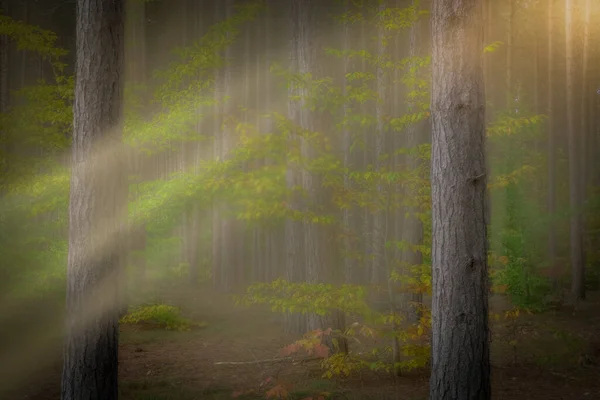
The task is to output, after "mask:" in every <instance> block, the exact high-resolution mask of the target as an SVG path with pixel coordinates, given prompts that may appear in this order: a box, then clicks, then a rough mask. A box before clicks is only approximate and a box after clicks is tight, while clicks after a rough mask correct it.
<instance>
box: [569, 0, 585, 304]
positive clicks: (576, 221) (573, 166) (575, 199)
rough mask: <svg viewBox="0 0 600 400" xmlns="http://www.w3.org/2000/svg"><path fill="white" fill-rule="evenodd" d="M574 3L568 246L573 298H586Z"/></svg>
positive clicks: (570, 24) (570, 73) (571, 20)
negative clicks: (576, 115) (569, 229)
mask: <svg viewBox="0 0 600 400" xmlns="http://www.w3.org/2000/svg"><path fill="white" fill-rule="evenodd" d="M574 6H575V5H574V4H573V1H572V0H565V34H566V61H567V87H566V103H567V139H568V146H569V151H568V153H569V204H570V207H571V219H570V227H571V232H570V238H571V240H570V250H571V269H572V272H571V295H572V296H573V301H577V300H583V299H585V284H584V283H585V275H584V265H583V241H582V221H581V206H582V204H583V201H582V190H581V189H582V183H581V180H582V176H581V174H582V171H581V162H580V156H581V151H580V150H581V149H580V138H581V132H578V129H577V121H576V117H575V110H576V107H577V105H576V98H575V92H576V88H575V85H576V82H575V79H576V76H575V74H576V60H575V43H574V38H575V29H577V26H576V24H575V23H574V11H575V10H574Z"/></svg>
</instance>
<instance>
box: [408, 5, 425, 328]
mask: <svg viewBox="0 0 600 400" xmlns="http://www.w3.org/2000/svg"><path fill="white" fill-rule="evenodd" d="M414 4H415V3H414V1H413V5H414ZM423 25H429V20H428V19H425V22H424V21H423V20H420V21H417V22H415V23H414V25H413V26H412V27H411V29H410V48H409V56H410V57H419V56H422V55H423V54H422V53H423V52H422V50H421V48H423V47H424V46H425V38H423V33H424V32H423V30H424V29H423ZM412 89H413V90H418V88H417V87H414V88H412ZM417 106H418V105H417V104H411V108H412V111H411V112H413V113H414V112H416V107H417ZM428 124H430V122H429V121H420V122H417V123H413V124H411V125H410V126H409V127H408V128H407V145H408V148H411V149H414V148H416V147H417V146H419V145H422V144H425V143H427V142H428V141H429V140H428V136H429V129H427V125H428ZM420 164H421V161H420V160H419V159H418V158H417V157H416V156H408V168H409V169H410V170H411V171H416V170H418V168H419V166H420ZM415 196H417V193H416V192H415V191H414V190H408V191H407V197H408V198H414V197H415ZM419 212H420V210H419V208H418V207H408V208H407V210H406V217H405V220H404V227H403V231H404V232H403V234H402V238H403V240H405V241H407V242H409V243H410V244H411V245H421V244H423V223H422V222H421V220H420V219H419V217H418V215H417V214H418V213H419ZM403 261H404V262H405V263H406V264H407V265H408V266H419V265H421V264H422V263H423V255H422V254H421V252H420V251H412V250H407V251H405V252H404V254H403ZM409 269H410V267H409ZM407 274H411V271H410V270H408V271H407ZM410 297H411V301H412V302H413V303H416V306H417V307H418V305H420V304H421V303H422V302H423V295H422V293H411V296H410ZM407 311H408V315H409V318H408V320H409V321H410V322H417V321H418V318H419V314H418V313H417V312H416V309H415V308H414V307H413V308H412V309H410V310H407Z"/></svg>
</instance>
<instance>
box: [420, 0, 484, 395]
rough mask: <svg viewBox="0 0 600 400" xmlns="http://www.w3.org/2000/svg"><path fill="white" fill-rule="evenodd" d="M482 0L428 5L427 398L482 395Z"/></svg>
mask: <svg viewBox="0 0 600 400" xmlns="http://www.w3.org/2000/svg"><path fill="white" fill-rule="evenodd" d="M482 8H483V7H482V1H481V0H439V1H435V2H433V12H432V18H433V21H432V44H433V56H432V68H433V81H432V99H431V106H432V107H431V109H432V122H433V124H432V133H433V135H432V160H431V167H432V171H431V184H432V218H433V227H432V228H433V238H432V240H433V243H432V264H433V265H432V284H433V298H432V374H431V380H430V397H431V399H435V400H440V399H457V400H458V399H461V400H466V399H489V398H490V390H491V389H490V358H489V357H490V354H489V329H488V296H487V294H488V268H487V232H486V224H485V221H486V212H487V210H486V203H485V196H486V186H487V176H486V163H485V95H484V91H485V90H484V82H483V52H482V51H481V49H482V48H483V12H482V11H483V10H482Z"/></svg>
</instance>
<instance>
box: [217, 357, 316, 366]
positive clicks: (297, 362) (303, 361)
mask: <svg viewBox="0 0 600 400" xmlns="http://www.w3.org/2000/svg"><path fill="white" fill-rule="evenodd" d="M322 359H323V358H322V357H312V358H301V359H294V358H293V357H278V358H269V359H267V360H252V361H218V362H216V363H215V364H214V365H253V364H268V363H279V362H284V361H293V362H294V365H297V364H303V363H305V362H308V361H315V360H322Z"/></svg>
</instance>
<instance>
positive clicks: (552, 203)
mask: <svg viewBox="0 0 600 400" xmlns="http://www.w3.org/2000/svg"><path fill="white" fill-rule="evenodd" d="M553 18H554V12H553V6H552V2H549V3H548V83H547V84H548V98H547V100H548V103H547V113H548V120H547V121H548V122H547V124H548V125H547V126H548V142H547V143H548V149H547V152H548V215H549V221H550V224H549V226H548V263H549V265H550V268H552V270H553V272H554V273H553V276H554V278H553V279H554V281H553V285H554V289H555V290H556V289H558V280H557V278H556V277H558V272H559V271H558V268H559V267H558V265H557V264H556V232H555V223H554V215H555V213H556V137H555V132H554V124H555V118H554V70H553V65H554V64H553V60H554V40H553V35H554V20H553Z"/></svg>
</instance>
